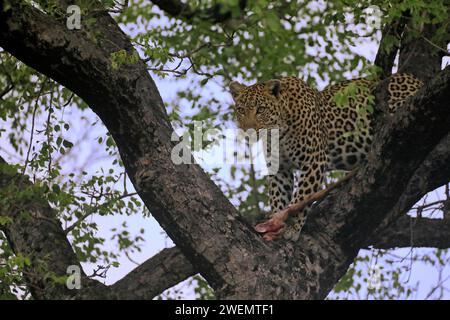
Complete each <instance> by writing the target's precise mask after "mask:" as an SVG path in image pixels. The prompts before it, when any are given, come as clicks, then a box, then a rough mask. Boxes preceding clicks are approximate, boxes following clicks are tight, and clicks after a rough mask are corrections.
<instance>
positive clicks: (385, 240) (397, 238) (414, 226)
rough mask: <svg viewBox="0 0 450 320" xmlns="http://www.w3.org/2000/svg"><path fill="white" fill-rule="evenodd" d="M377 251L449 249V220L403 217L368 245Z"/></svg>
mask: <svg viewBox="0 0 450 320" xmlns="http://www.w3.org/2000/svg"><path fill="white" fill-rule="evenodd" d="M369 244H370V245H371V246H373V247H374V248H377V249H392V248H402V247H432V248H438V249H448V248H450V219H449V218H448V217H446V216H444V219H428V218H412V217H410V216H407V215H404V216H402V217H401V218H400V219H398V220H397V221H396V222H395V223H394V224H393V225H391V226H390V227H389V228H388V229H386V230H385V231H384V232H383V233H380V234H378V235H375V236H374V238H373V239H371V240H370V243H369Z"/></svg>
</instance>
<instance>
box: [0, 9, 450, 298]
mask: <svg viewBox="0 0 450 320" xmlns="http://www.w3.org/2000/svg"><path fill="white" fill-rule="evenodd" d="M0 3H1V2H0ZM0 12H1V13H0V46H2V47H3V48H4V49H5V50H7V51H8V52H10V53H11V54H13V55H14V56H16V57H17V58H18V59H20V60H22V61H24V62H25V63H26V64H28V65H30V66H32V67H33V68H35V69H37V70H38V71H40V72H42V73H44V74H46V75H48V76H49V77H51V78H53V79H54V80H56V81H58V82H59V83H61V84H62V85H64V86H66V87H67V88H69V89H70V90H72V91H73V92H75V93H76V94H77V95H79V96H80V97H82V98H83V99H84V100H85V101H86V102H87V103H88V104H89V106H90V107H91V108H92V110H93V111H94V112H96V113H97V114H98V115H99V117H100V118H101V119H102V121H103V123H104V124H105V125H106V127H107V128H108V130H109V132H110V133H111V134H112V136H113V138H114V139H115V141H116V143H117V145H118V148H119V151H120V155H121V157H122V160H123V162H124V165H125V167H126V170H127V172H128V174H129V176H130V178H131V180H132V182H133V183H134V185H135V187H136V189H137V191H138V193H139V195H140V197H141V198H142V200H143V201H144V203H145V205H146V206H147V207H148V208H149V209H150V211H151V212H152V214H153V215H154V216H155V218H156V219H157V220H158V222H159V223H160V224H161V226H162V227H163V228H164V229H165V231H166V232H167V233H168V234H169V236H170V237H171V238H172V239H173V241H174V242H175V243H176V245H177V247H178V248H179V249H180V250H181V251H182V252H183V254H184V255H185V257H187V258H188V259H189V261H190V262H191V263H192V265H193V266H194V268H195V269H196V270H198V271H199V272H200V273H201V274H202V275H203V276H204V277H205V278H206V280H207V281H208V282H209V284H210V285H211V286H212V287H213V288H214V289H215V290H216V293H217V295H218V296H219V297H221V298H249V299H255V298H256V299H257V298H278V299H282V298H285V299H300V298H302V299H321V298H324V297H326V295H327V294H328V293H329V291H330V290H331V289H332V287H333V286H334V284H335V283H336V282H337V281H338V280H339V278H340V277H341V276H342V275H343V274H344V273H345V271H346V270H347V269H348V266H349V265H350V263H351V262H352V261H353V259H354V258H355V257H356V255H357V253H358V251H359V249H360V248H362V247H364V246H366V245H367V243H369V242H370V237H371V234H372V233H373V231H374V230H375V229H376V227H377V226H379V225H380V223H382V221H383V220H384V219H385V218H386V216H387V215H388V213H389V212H390V211H391V210H392V209H393V208H394V207H395V205H396V203H397V202H398V199H399V197H400V196H401V195H402V194H403V191H404V190H405V189H406V188H407V186H408V183H409V181H410V179H411V177H412V176H413V175H414V173H415V172H416V170H417V169H418V168H420V166H421V165H422V163H423V161H424V160H425V159H426V158H427V155H428V154H429V153H430V152H432V151H433V150H434V149H435V146H436V145H437V144H438V143H439V142H440V141H441V140H442V139H443V138H444V137H445V136H446V135H447V134H448V132H449V128H450V112H449V111H448V107H447V101H449V99H450V69H446V70H444V71H443V72H441V73H440V74H439V75H438V76H436V78H435V79H433V80H432V81H430V82H429V83H428V84H427V85H426V86H425V87H424V88H423V89H422V90H421V91H420V92H419V93H418V94H417V96H416V97H414V98H413V99H410V100H409V101H408V103H407V104H406V106H405V108H403V109H402V110H400V111H399V112H398V113H397V114H396V115H395V116H394V117H393V118H392V119H389V121H387V123H386V124H385V125H384V126H383V127H382V128H381V129H380V130H379V131H378V132H377V136H376V138H375V142H374V147H373V150H372V151H371V153H370V154H369V156H368V162H367V164H366V165H365V166H364V167H363V168H360V170H359V171H358V172H357V174H356V176H355V177H354V178H352V179H351V180H350V181H349V182H348V183H345V184H344V185H343V186H342V187H341V188H340V189H339V190H335V191H333V192H331V193H330V195H329V196H328V197H327V198H325V199H324V200H323V201H322V202H321V203H319V204H318V205H317V206H316V208H315V209H314V211H313V213H312V214H311V216H310V217H309V218H308V222H307V224H306V225H305V230H304V232H303V233H302V236H301V237H300V240H299V241H298V243H295V244H292V243H286V242H278V243H272V244H267V243H264V242H263V241H262V240H261V239H260V238H259V237H258V236H257V235H256V234H255V232H254V231H253V230H252V228H251V227H250V226H248V225H247V224H246V223H245V222H243V221H242V220H241V219H240V217H239V215H238V214H237V212H236V210H235V208H234V207H233V206H232V205H231V204H230V203H229V202H228V200H227V199H226V198H225V197H224V195H223V194H222V193H221V192H220V190H219V189H218V188H217V186H215V185H214V183H213V182H212V181H211V180H210V179H209V178H208V177H207V175H206V174H205V173H204V172H203V170H202V169H201V168H200V167H199V166H198V165H195V164H192V165H175V164H174V163H173V162H172V161H171V158H170V155H171V150H172V147H173V143H172V142H171V141H170V137H171V135H172V132H173V130H172V128H171V126H170V124H169V121H168V117H167V114H166V112H165V109H164V104H163V102H162V100H161V97H160V95H159V93H158V90H157V88H156V86H155V84H154V82H153V81H152V79H151V78H150V76H149V74H148V72H147V70H146V67H145V65H144V63H143V62H141V61H138V62H136V63H132V64H125V65H123V66H121V67H120V68H119V69H118V70H116V69H113V68H112V66H111V60H110V56H111V53H113V52H116V51H119V50H121V49H124V50H126V51H127V52H128V53H130V54H132V53H133V52H134V50H133V48H132V46H131V44H130V42H129V40H128V38H127V37H126V35H125V34H124V33H123V32H122V31H121V30H120V29H119V27H118V26H117V24H116V23H115V22H114V20H113V19H112V18H111V17H109V16H108V15H107V14H106V13H97V14H96V16H95V17H96V23H95V25H94V26H93V27H92V28H95V31H96V33H95V39H96V41H93V34H94V33H92V32H91V29H89V28H88V27H87V26H83V28H82V30H81V31H69V30H67V29H66V28H65V26H64V23H63V22H61V21H58V20H55V19H53V18H52V17H49V16H46V15H45V14H43V13H42V12H39V11H37V10H35V9H33V8H31V7H28V6H22V7H20V6H18V5H16V4H14V5H13V6H12V8H11V9H10V10H8V11H6V12H2V11H0ZM436 169H438V168H436ZM444 178H446V179H447V180H450V179H449V178H450V176H446V177H444ZM139 278H140V279H142V278H141V277H140V276H139ZM119 287H120V285H119V284H118V288H119Z"/></svg>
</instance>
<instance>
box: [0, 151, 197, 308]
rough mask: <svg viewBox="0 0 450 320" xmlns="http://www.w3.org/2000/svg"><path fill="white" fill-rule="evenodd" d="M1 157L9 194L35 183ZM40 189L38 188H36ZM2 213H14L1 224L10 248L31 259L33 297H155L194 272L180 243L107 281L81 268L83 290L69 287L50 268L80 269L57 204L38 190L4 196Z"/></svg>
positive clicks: (1, 176)
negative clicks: (13, 170) (17, 198)
mask: <svg viewBox="0 0 450 320" xmlns="http://www.w3.org/2000/svg"><path fill="white" fill-rule="evenodd" d="M5 165H7V164H6V162H5V161H4V160H3V158H1V157H0V166H2V167H1V168H0V190H2V192H8V194H10V195H11V196H13V195H15V194H17V193H18V192H21V191H24V189H25V188H31V187H32V184H31V183H30V182H29V180H28V178H27V177H26V176H21V175H20V174H18V173H17V174H13V175H11V174H8V173H7V171H9V170H5V168H6V167H5ZM34 190H35V191H34V192H37V191H36V190H37V189H34ZM0 216H6V217H9V218H11V221H12V222H11V223H8V224H6V225H5V226H2V231H4V232H5V234H6V237H7V239H8V242H9V244H10V246H11V249H12V250H13V252H14V253H15V254H19V253H20V254H22V255H23V256H25V257H28V258H29V259H30V266H28V267H27V268H26V269H25V273H24V275H25V279H26V282H27V285H28V287H29V288H30V291H31V294H32V296H33V298H34V299H71V298H72V299H73V298H79V299H102V298H103V299H105V298H107V299H152V298H154V297H155V296H157V295H158V294H160V293H162V292H163V291H164V290H166V289H168V288H170V287H172V286H174V285H176V284H177V283H179V282H181V281H183V280H185V279H187V278H188V277H190V276H192V275H194V274H195V273H196V272H195V270H194V269H193V266H192V265H191V264H190V263H189V261H188V260H187V259H186V258H185V257H184V255H183V254H182V253H181V252H180V250H179V249H178V248H176V247H173V248H170V249H164V250H162V251H161V252H160V253H158V254H156V255H155V256H153V257H151V258H150V259H148V260H147V261H145V262H144V263H143V264H142V265H140V266H139V267H137V268H136V269H134V270H133V271H131V272H130V273H129V274H127V275H126V276H125V277H124V278H123V279H121V280H119V281H118V282H117V283H115V284H114V285H112V286H110V287H108V286H105V285H103V284H101V283H100V282H97V281H95V280H92V279H89V278H88V277H87V276H86V275H85V274H84V273H82V274H81V286H82V289H81V290H69V289H68V288H67V287H66V285H65V284H58V283H55V282H54V281H52V279H51V278H50V277H48V275H49V274H53V275H55V276H67V275H68V274H67V267H68V266H71V265H74V266H78V267H79V268H80V270H82V269H81V266H80V264H79V262H78V259H77V257H76V256H75V253H74V252H73V250H72V247H71V245H70V243H69V241H68V240H67V238H66V233H65V232H64V230H63V229H62V226H61V224H60V221H59V220H58V219H57V218H56V213H55V212H54V210H53V209H52V208H51V207H50V206H49V205H48V204H47V203H45V202H44V201H42V197H39V196H38V195H35V196H33V197H32V198H31V199H23V201H22V202H17V201H11V199H3V202H2V205H1V209H0Z"/></svg>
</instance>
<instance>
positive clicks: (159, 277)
mask: <svg viewBox="0 0 450 320" xmlns="http://www.w3.org/2000/svg"><path fill="white" fill-rule="evenodd" d="M196 273H197V272H196V271H195V269H194V267H193V266H192V264H191V263H190V262H189V261H188V260H187V259H186V258H185V256H184V255H183V254H182V253H181V251H180V250H179V249H178V248H176V247H173V248H170V249H164V250H162V251H161V252H160V253H158V254H157V255H155V256H153V257H152V258H150V259H148V260H147V261H145V262H144V263H142V264H141V265H140V266H139V267H137V268H136V269H134V270H133V271H131V272H130V273H129V274H128V275H127V276H125V277H124V278H123V279H121V280H119V281H118V282H116V283H115V284H114V285H112V286H111V290H112V291H113V292H114V293H115V295H116V296H117V298H119V299H153V298H154V297H155V296H157V295H158V294H160V293H162V292H163V291H164V290H166V289H169V288H171V287H173V286H174V285H176V284H178V283H180V282H181V281H183V280H185V279H187V278H189V277H190V276H193V275H195V274H196Z"/></svg>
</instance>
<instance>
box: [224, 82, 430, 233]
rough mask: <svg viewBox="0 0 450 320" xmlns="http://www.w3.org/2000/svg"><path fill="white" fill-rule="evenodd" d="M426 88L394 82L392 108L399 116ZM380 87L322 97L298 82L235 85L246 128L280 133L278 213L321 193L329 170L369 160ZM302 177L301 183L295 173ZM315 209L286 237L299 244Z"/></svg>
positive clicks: (273, 181) (273, 179) (275, 181)
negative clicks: (373, 103)
mask: <svg viewBox="0 0 450 320" xmlns="http://www.w3.org/2000/svg"><path fill="white" fill-rule="evenodd" d="M350 84H352V86H353V87H354V88H356V92H355V94H354V95H351V97H350V98H349V99H348V103H347V104H345V105H341V106H337V105H336V102H335V101H336V99H335V97H336V94H337V93H338V92H345V90H346V89H348V88H349V85H350ZM421 85H422V83H421V82H420V81H419V80H417V79H416V78H414V77H413V76H411V75H409V74H395V75H393V76H392V77H391V80H390V83H389V86H388V92H389V97H390V98H389V109H390V111H391V112H394V111H395V110H396V109H397V108H398V107H400V106H401V105H402V104H403V103H404V101H405V99H406V98H408V97H409V96H411V95H413V94H414V93H415V92H416V91H417V90H418V89H419V88H420V87H421ZM374 88H375V82H371V81H369V80H366V79H356V80H348V81H344V82H342V83H339V84H336V85H332V86H329V87H327V88H325V89H324V90H323V91H322V92H319V91H317V90H315V89H313V88H311V87H309V86H308V85H307V84H306V83H305V82H304V81H302V80H301V79H299V78H295V77H285V78H281V79H279V80H269V81H267V82H261V83H257V84H254V85H252V86H248V87H247V86H244V85H242V84H240V83H237V82H232V83H231V84H230V91H231V94H232V96H233V99H234V101H235V111H236V118H237V122H238V125H239V127H240V128H242V129H244V130H247V129H255V130H260V129H268V128H279V130H280V131H279V132H280V141H279V154H280V159H279V161H280V163H279V171H278V173H277V174H275V175H270V176H268V186H269V196H270V205H271V208H272V213H276V212H279V211H281V210H283V209H285V208H286V207H287V206H288V205H289V204H293V203H297V202H300V201H301V200H303V199H305V197H307V196H308V195H310V194H311V193H314V192H317V191H319V190H320V189H321V187H322V185H323V182H324V176H325V171H326V170H336V169H339V170H352V169H353V168H354V167H355V166H357V165H359V164H360V163H361V162H362V161H363V160H364V158H365V156H366V154H367V152H368V151H369V149H370V145H371V142H372V135H373V133H372V127H371V123H370V112H367V105H369V99H370V96H371V94H372V92H373V89H374ZM296 171H299V172H300V178H299V179H298V180H297V183H296V185H295V186H294V181H295V177H294V175H295V172H296ZM309 210H310V207H307V208H305V209H304V210H303V211H302V212H300V213H299V214H298V215H297V216H295V217H290V221H288V227H287V228H286V230H285V232H284V236H285V238H288V239H291V240H296V239H297V238H298V236H299V233H300V231H301V228H302V227H303V225H304V223H305V220H306V216H307V213H308V211H309Z"/></svg>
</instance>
